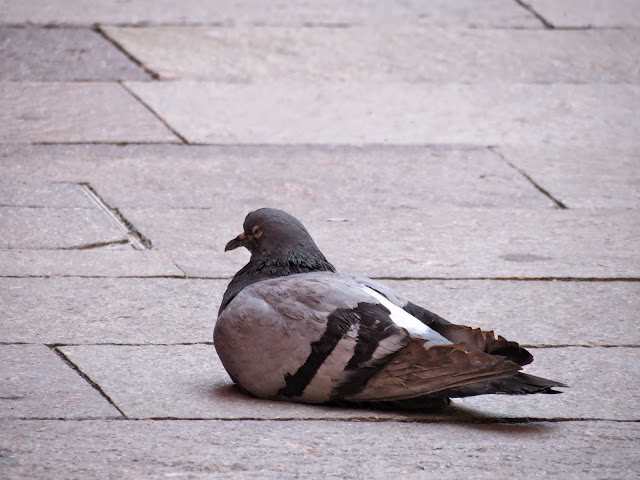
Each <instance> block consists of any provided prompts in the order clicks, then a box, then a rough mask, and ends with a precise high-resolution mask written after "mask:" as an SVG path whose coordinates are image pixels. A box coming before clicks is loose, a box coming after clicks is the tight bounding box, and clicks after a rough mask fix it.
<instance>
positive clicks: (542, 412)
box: [456, 347, 640, 422]
mask: <svg viewBox="0 0 640 480" xmlns="http://www.w3.org/2000/svg"><path fill="white" fill-rule="evenodd" d="M532 353H533V354H534V356H535V357H536V359H535V361H534V363H533V364H532V365H531V366H529V367H527V372H528V373H531V374H533V375H540V376H547V378H553V379H554V380H557V379H560V381H564V382H565V383H567V384H568V385H569V386H570V388H566V389H564V390H565V392H564V393H562V394H561V395H536V396H534V397H532V398H530V399H529V398H527V399H526V400H531V401H522V399H521V398H518V399H516V398H514V397H509V396H493V397H489V396H484V397H474V398H465V399H459V400H456V405H459V406H462V407H464V408H468V409H470V411H469V412H468V413H480V414H482V415H487V416H496V417H510V418H541V417H544V418H548V419H553V418H583V419H584V418H594V419H595V418H598V419H614V420H631V421H636V422H637V421H638V420H640V384H638V382H637V380H636V379H637V378H638V375H640V349H638V348H623V347H613V348H601V347H594V348H584V347H566V348H553V349H544V350H543V349H534V350H532Z"/></svg>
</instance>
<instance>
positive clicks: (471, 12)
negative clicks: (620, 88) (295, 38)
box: [0, 0, 541, 27]
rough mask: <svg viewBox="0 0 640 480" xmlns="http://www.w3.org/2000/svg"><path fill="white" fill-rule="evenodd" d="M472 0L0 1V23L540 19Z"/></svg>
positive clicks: (501, 0)
mask: <svg viewBox="0 0 640 480" xmlns="http://www.w3.org/2000/svg"><path fill="white" fill-rule="evenodd" d="M475 7H477V3H476V2H475V1H474V0H456V1H455V2H453V1H451V0H435V1H430V2H429V3H428V4H425V3H424V2H420V1H417V0H412V1H410V2H406V1H398V0H395V1H390V2H384V3H380V2H377V1H375V0H359V1H357V2H348V3H345V2H342V1H341V0H323V1H313V0H298V1H295V2H286V3H271V2H262V1H260V0H242V1H234V0H224V1H216V2H215V3H212V2H210V1H207V0H185V1H182V2H179V3H177V2H174V1H172V0H159V1H156V2H154V8H149V4H148V3H147V2H146V1H145V0H131V1H128V2H113V1H110V0H98V1H96V0H49V1H47V2H46V3H45V4H42V2H39V1H38V0H0V21H1V22H5V23H23V22H33V23H54V24H59V23H62V24H81V25H92V24H94V23H117V24H120V23H129V24H147V23H187V24H189V23H195V24H201V23H214V24H218V23H224V24H228V25H233V24H236V23H238V24H247V23H248V24H258V25H261V24H270V25H282V24H285V25H299V26H301V25H305V24H312V25H313V24H319V25H322V24H336V25H337V26H341V25H343V24H363V23H364V24H389V23H426V24H430V25H433V24H439V25H440V24H445V25H446V24H455V25H460V24H461V25H465V26H470V27H472V26H485V25H490V26H515V27H524V26H526V27H537V26H541V24H540V22H539V21H538V20H537V19H536V18H535V17H534V16H533V15H531V14H530V13H529V12H527V11H526V10H525V9H523V8H520V7H519V6H518V5H517V4H515V3H514V2H512V1H509V0H488V1H486V2H484V3H483V8H481V9H478V8H475Z"/></svg>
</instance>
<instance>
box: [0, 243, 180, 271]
mask: <svg viewBox="0 0 640 480" xmlns="http://www.w3.org/2000/svg"><path fill="white" fill-rule="evenodd" d="M183 275H184V272H182V271H181V270H180V269H179V268H178V267H176V265H175V264H174V263H173V262H172V261H171V260H169V259H168V258H167V257H166V256H164V255H163V254H161V253H159V252H155V251H149V250H145V251H139V250H133V248H132V247H131V246H130V245H118V246H110V247H104V248H97V249H94V250H47V251H43V250H0V276H9V277H48V276H76V277H78V276H79V277H95V276H99V277H156V276H183Z"/></svg>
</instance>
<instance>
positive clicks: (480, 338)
mask: <svg viewBox="0 0 640 480" xmlns="http://www.w3.org/2000/svg"><path fill="white" fill-rule="evenodd" d="M404 309H405V310H406V311H407V312H409V313H411V315H413V316H414V317H416V318H417V319H418V320H420V321H421V322H423V323H424V324H426V325H428V326H429V327H430V328H433V329H434V330H435V331H436V332H438V333H439V334H440V335H442V336H443V337H445V338H446V339H447V340H450V341H452V342H453V343H463V344H464V345H465V347H466V350H467V351H468V352H476V351H477V352H484V353H488V354H490V355H500V356H502V357H506V358H507V359H509V360H511V361H512V362H514V363H517V364H518V365H521V366H522V365H527V364H529V363H531V362H532V361H533V355H531V354H530V353H529V352H528V351H527V350H526V349H524V348H522V347H521V346H520V345H518V344H517V343H516V342H511V341H509V340H507V339H505V338H504V337H501V336H498V338H497V339H496V338H495V335H494V333H493V332H485V331H483V330H480V329H479V328H471V327H466V326H464V325H454V324H453V323H450V322H448V321H447V320H445V319H444V318H442V317H439V316H438V315H436V314H435V313H432V312H430V311H428V310H425V309H424V308H422V307H420V306H418V305H416V304H414V303H411V302H409V303H407V305H406V306H405V307H404Z"/></svg>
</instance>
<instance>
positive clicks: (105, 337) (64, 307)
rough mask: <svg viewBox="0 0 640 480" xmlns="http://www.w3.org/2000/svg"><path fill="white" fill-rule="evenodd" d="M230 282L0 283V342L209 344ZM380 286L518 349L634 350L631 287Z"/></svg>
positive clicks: (637, 297)
mask: <svg viewBox="0 0 640 480" xmlns="http://www.w3.org/2000/svg"><path fill="white" fill-rule="evenodd" d="M228 282H229V280H228V279H223V280H193V279H187V280H185V279H170V278H160V279H158V278H128V279H125V278H118V279H114V278H60V277H57V278H0V304H1V305H3V308H2V317H0V332H1V333H0V342H26V343H47V344H52V343H73V344H99V343H123V344H130V343H135V344H177V343H196V342H211V340H212V332H213V325H214V323H215V319H216V317H217V315H218V307H219V306H220V301H221V299H222V294H223V292H224V290H225V289H226V287H227V284H228ZM384 283H385V284H387V285H389V286H390V287H391V288H393V289H395V290H396V291H397V292H399V293H401V294H402V295H404V296H405V297H406V298H408V299H410V300H411V301H413V302H414V303H417V304H419V305H422V306H424V307H426V308H428V309H430V310H432V311H434V312H436V313H438V314H440V315H441V316H443V317H444V318H446V319H448V320H450V321H452V322H454V323H462V324H465V325H470V326H474V327H480V328H483V329H485V330H494V331H495V332H496V333H497V334H499V335H503V336H505V337H506V338H508V339H510V340H516V341H518V342H519V343H521V344H524V345H538V346H539V345H555V346H561V345H591V346H597V345H635V346H638V345H640V333H638V330H637V328H636V324H637V321H638V312H639V311H640V283H637V282H538V281H533V282H530V281H528V282H521V281H520V282H519V281H491V280H472V281H466V280H455V281H438V280H419V281H418V280H386V281H384ZM612 311H615V315H614V316H612V315H611V312H612ZM71 326H73V327H71Z"/></svg>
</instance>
